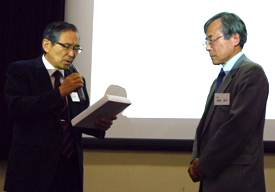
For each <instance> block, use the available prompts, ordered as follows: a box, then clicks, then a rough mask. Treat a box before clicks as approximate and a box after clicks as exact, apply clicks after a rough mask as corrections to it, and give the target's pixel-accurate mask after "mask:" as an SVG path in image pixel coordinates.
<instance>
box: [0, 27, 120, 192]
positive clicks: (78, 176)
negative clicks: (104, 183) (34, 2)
mask: <svg viewBox="0 0 275 192" xmlns="http://www.w3.org/2000/svg"><path fill="white" fill-rule="evenodd" d="M42 47H43V50H44V54H43V55H42V56H40V57H38V58H37V59H33V60H28V61H18V62H14V63H12V64H10V66H9V68H8V71H7V82H6V88H5V96H6V100H7V105H8V109H9V111H10V113H11V116H12V119H13V121H14V127H13V142H12V146H11V149H10V154H9V161H8V168H7V174H6V181H5V187H4V189H5V190H6V191H9V192H57V191H60V192H61V191H62V192H63V191H64V192H65V191H66V192H70V191H72V192H80V191H83V150H82V143H81V139H82V132H85V133H87V134H90V135H93V136H95V137H97V138H101V139H103V138H104V136H105V131H106V130H108V129H109V128H110V126H111V125H112V121H113V120H114V119H116V116H115V115H114V116H113V117H112V118H102V119H100V120H99V121H98V122H97V129H84V128H79V127H72V125H71V123H70V120H71V119H72V118H73V117H75V116H76V115H77V114H79V113H80V112H82V111H83V110H84V109H86V108H87V107H88V106H89V99H88V95H87V90H86V87H85V80H84V79H83V78H82V77H81V76H80V75H79V74H78V73H72V72H71V71H70V70H69V66H70V65H71V64H72V62H73V60H74V59H75V57H76V56H77V54H78V53H79V52H80V51H81V50H82V49H81V47H80V45H79V37H78V32H77V28H76V27H75V26H74V25H72V24H69V23H66V22H54V23H51V24H49V25H48V26H47V27H46V29H45V31H44V36H43V42H42ZM56 71H57V72H56ZM55 72H56V73H55ZM55 74H59V75H57V76H55ZM60 83H62V84H61V85H60ZM80 87H83V90H84V94H85V96H86V101H84V102H78V101H77V99H79V98H78V95H77V93H76V90H77V89H78V88H80Z"/></svg>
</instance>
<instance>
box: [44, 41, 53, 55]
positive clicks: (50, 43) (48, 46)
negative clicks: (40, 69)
mask: <svg viewBox="0 0 275 192" xmlns="http://www.w3.org/2000/svg"><path fill="white" fill-rule="evenodd" d="M51 46H52V42H51V41H50V40H48V39H43V41H42V47H43V49H44V51H45V52H46V53H48V52H49V49H50V48H51Z"/></svg>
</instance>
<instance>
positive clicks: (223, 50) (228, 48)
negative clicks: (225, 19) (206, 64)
mask: <svg viewBox="0 0 275 192" xmlns="http://www.w3.org/2000/svg"><path fill="white" fill-rule="evenodd" d="M221 27H222V22H221V20H220V19H217V20H216V21H214V22H213V23H211V24H210V25H209V27H208V28H207V31H206V38H207V39H208V40H209V41H211V40H212V41H213V42H212V43H210V44H208V45H207V47H206V50H207V51H208V52H209V54H210V57H211V59H212V62H213V64H214V65H219V64H223V65H225V64H226V63H227V62H228V61H229V60H230V59H231V58H232V57H234V55H235V46H234V42H233V41H232V37H231V38H230V39H228V40H226V39H225V38H224V36H223V33H222V32H221ZM219 37H220V38H219Z"/></svg>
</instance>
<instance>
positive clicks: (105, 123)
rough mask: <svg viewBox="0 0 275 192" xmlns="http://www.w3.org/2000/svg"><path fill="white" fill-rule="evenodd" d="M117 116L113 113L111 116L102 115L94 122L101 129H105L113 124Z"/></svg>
mask: <svg viewBox="0 0 275 192" xmlns="http://www.w3.org/2000/svg"><path fill="white" fill-rule="evenodd" d="M116 119H117V116H116V115H113V116H112V117H111V118H107V117H102V118H101V119H100V120H98V121H97V122H96V123H95V124H96V126H97V127H98V129H99V130H101V131H107V130H108V129H109V128H110V127H111V125H112V124H113V120H116Z"/></svg>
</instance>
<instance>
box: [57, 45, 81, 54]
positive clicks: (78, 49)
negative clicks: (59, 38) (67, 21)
mask: <svg viewBox="0 0 275 192" xmlns="http://www.w3.org/2000/svg"><path fill="white" fill-rule="evenodd" d="M56 43H57V44H58V45H61V46H62V47H64V48H66V49H72V50H74V52H75V53H76V54H79V53H81V51H82V48H81V47H80V46H79V45H75V46H73V45H72V44H68V43H66V44H63V43H59V42H56Z"/></svg>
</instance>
